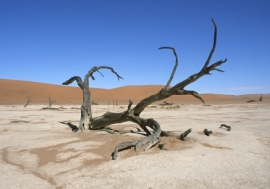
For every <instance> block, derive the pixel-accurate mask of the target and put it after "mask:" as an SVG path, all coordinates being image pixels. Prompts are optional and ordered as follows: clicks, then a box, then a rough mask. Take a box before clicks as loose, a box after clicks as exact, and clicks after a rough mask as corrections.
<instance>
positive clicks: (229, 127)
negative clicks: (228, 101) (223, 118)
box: [219, 124, 231, 131]
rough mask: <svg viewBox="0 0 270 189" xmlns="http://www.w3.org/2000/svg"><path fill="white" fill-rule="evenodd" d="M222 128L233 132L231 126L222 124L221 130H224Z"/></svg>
mask: <svg viewBox="0 0 270 189" xmlns="http://www.w3.org/2000/svg"><path fill="white" fill-rule="evenodd" d="M222 127H225V128H227V131H230V130H231V126H229V125H225V124H221V125H220V127H219V128H222Z"/></svg>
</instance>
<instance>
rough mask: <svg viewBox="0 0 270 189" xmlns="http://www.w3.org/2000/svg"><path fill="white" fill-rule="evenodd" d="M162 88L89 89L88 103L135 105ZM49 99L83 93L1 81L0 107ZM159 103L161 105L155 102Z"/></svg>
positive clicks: (224, 99) (66, 99)
mask: <svg viewBox="0 0 270 189" xmlns="http://www.w3.org/2000/svg"><path fill="white" fill-rule="evenodd" d="M162 87H163V86H162V85H141V86H124V87H119V88H114V89H110V90H107V89H99V88H90V90H91V94H92V96H91V100H94V101H95V102H98V103H99V104H108V102H110V104H111V105H112V100H115V101H116V100H117V103H118V104H128V100H129V99H131V100H132V101H133V102H134V103H137V102H139V101H140V100H142V99H143V98H145V97H148V96H150V95H152V94H155V93H156V92H158V91H159V90H160V89H161V88H162ZM49 96H50V97H51V99H53V100H56V101H57V104H58V105H60V104H66V105H68V104H81V103H82V91H81V89H80V88H79V87H70V86H61V85H52V84H45V83H37V82H29V81H17V80H6V79H0V105H19V104H25V103H26V101H27V97H31V98H32V102H31V104H48V99H49ZM200 96H201V97H202V98H203V99H204V100H205V103H206V104H212V103H215V104H216V103H245V102H246V101H247V100H251V99H254V100H258V99H259V97H260V94H257V95H241V96H234V95H220V94H201V95H200ZM263 100H264V101H267V102H269V101H270V95H269V94H268V95H263ZM166 101H168V102H171V101H172V102H174V103H180V104H200V103H201V102H200V100H198V99H196V98H194V97H192V96H190V95H187V96H173V97H170V98H168V99H166ZM158 103H161V102H158Z"/></svg>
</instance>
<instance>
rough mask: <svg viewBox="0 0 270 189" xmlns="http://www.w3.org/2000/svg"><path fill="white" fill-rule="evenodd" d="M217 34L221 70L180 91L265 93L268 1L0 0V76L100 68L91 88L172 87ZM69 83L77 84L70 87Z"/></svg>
mask: <svg viewBox="0 0 270 189" xmlns="http://www.w3.org/2000/svg"><path fill="white" fill-rule="evenodd" d="M212 18H213V19H214V20H215V22H216V24H217V26H218V38H217V47H216V51H215V54H214V56H213V58H212V61H211V62H212V63H214V62H216V61H218V60H221V59H225V58H228V61H227V62H226V63H225V64H223V65H222V66H220V67H219V68H220V69H222V70H224V71H225V72H224V73H221V72H212V75H209V76H204V77H202V78H201V79H199V80H198V81H196V82H195V83H193V84H191V85H189V86H188V87H187V88H186V89H189V90H195V91H197V92H199V93H221V94H235V95H238V94H247V93H270V1H269V0H258V1H254V0H190V1H183V0H80V1H77V0H0V65H1V67H0V78H2V79H14V80H26V81H35V82H43V83H50V84H59V85H60V84H61V83H62V82H64V81H66V80H67V79H69V78H70V77H72V76H75V75H78V76H81V77H82V78H84V76H85V74H86V73H87V72H88V70H89V69H91V68H92V67H93V66H102V65H104V66H111V67H113V68H114V69H115V70H116V71H117V72H118V73H119V74H120V75H121V76H122V77H123V78H124V80H121V81H118V80H117V78H116V77H115V75H113V74H112V73H111V72H109V71H107V70H101V71H102V73H103V75H104V77H102V76H101V75H100V74H99V73H95V76H96V80H95V81H90V87H97V88H106V89H111V88H116V87H121V86H125V85H147V84H164V85H165V84H166V83H167V80H168V78H169V76H170V74H171V71H172V68H173V66H174V61H175V59H174V56H173V54H172V52H171V51H169V50H158V48H159V47H161V46H172V47H174V48H175V49H176V51H177V53H178V57H179V66H178V70H177V72H176V74H175V77H174V80H173V81H172V85H174V84H176V83H178V82H180V81H182V80H184V79H186V78H187V77H188V76H190V75H192V74H194V73H196V72H198V71H200V69H201V68H202V66H203V64H204V63H205V60H206V59H207V56H208V54H209V52H210V50H211V48H212V43H213V31H214V29H213V25H212V22H211V19H212ZM73 86H77V85H76V84H74V85H73ZM0 88H1V86H0Z"/></svg>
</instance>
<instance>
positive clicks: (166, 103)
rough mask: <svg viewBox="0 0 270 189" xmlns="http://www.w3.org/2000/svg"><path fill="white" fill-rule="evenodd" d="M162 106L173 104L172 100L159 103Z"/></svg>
mask: <svg viewBox="0 0 270 189" xmlns="http://www.w3.org/2000/svg"><path fill="white" fill-rule="evenodd" d="M159 105H160V106H167V105H173V103H172V102H167V101H164V102H162V103H161V104H159Z"/></svg>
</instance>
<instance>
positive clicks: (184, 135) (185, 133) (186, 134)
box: [179, 128, 192, 141]
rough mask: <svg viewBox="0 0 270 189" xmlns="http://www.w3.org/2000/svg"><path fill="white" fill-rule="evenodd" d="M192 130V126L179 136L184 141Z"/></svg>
mask: <svg viewBox="0 0 270 189" xmlns="http://www.w3.org/2000/svg"><path fill="white" fill-rule="evenodd" d="M191 131H192V130H191V128H190V129H188V130H186V131H185V132H183V133H182V134H181V135H180V136H179V139H180V140H182V141H184V140H185V138H186V137H187V136H188V134H189V133H191Z"/></svg>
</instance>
